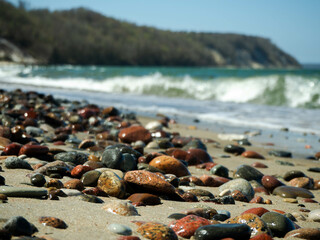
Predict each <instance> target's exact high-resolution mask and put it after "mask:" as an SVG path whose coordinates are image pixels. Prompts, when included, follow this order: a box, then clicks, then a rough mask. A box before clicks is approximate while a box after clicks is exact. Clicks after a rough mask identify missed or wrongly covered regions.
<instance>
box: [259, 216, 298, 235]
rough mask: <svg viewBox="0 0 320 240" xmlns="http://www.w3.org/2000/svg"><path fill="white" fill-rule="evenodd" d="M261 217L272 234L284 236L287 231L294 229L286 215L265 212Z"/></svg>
mask: <svg viewBox="0 0 320 240" xmlns="http://www.w3.org/2000/svg"><path fill="white" fill-rule="evenodd" d="M261 219H262V220H263V221H264V222H265V223H266V224H267V226H268V227H269V228H270V230H271V232H272V234H273V236H275V237H284V236H285V235H286V234H287V233H288V232H290V231H292V230H294V229H295V226H294V223H293V222H292V221H291V220H290V219H289V218H287V217H286V216H284V215H282V214H280V213H277V212H267V213H265V214H263V215H262V217H261Z"/></svg>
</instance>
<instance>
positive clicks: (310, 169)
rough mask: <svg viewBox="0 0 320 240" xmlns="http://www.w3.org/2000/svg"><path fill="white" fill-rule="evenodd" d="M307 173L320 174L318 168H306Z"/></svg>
mask: <svg viewBox="0 0 320 240" xmlns="http://www.w3.org/2000/svg"><path fill="white" fill-rule="evenodd" d="M308 171H310V172H317V173H318V172H320V167H312V168H308Z"/></svg>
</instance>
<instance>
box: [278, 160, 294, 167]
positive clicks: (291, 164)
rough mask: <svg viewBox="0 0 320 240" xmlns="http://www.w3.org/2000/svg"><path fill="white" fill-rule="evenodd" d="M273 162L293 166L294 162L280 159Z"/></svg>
mask: <svg viewBox="0 0 320 240" xmlns="http://www.w3.org/2000/svg"><path fill="white" fill-rule="evenodd" d="M275 163H276V164H279V165H283V166H294V164H293V163H291V162H287V161H281V160H276V161H275Z"/></svg>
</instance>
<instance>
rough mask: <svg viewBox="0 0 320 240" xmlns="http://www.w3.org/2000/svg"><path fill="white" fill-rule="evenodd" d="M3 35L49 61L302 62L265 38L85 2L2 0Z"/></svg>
mask: <svg viewBox="0 0 320 240" xmlns="http://www.w3.org/2000/svg"><path fill="white" fill-rule="evenodd" d="M0 37H1V38H5V39H7V40H8V41H10V42H12V43H14V44H15V45H17V46H18V47H19V48H21V49H22V50H23V51H25V52H26V53H28V54H30V55H31V56H33V57H34V58H36V59H37V60H38V61H39V62H40V63H44V64H79V65H133V66H238V67H259V66H260V67H262V66H263V67H299V63H298V62H297V61H296V60H295V59H294V58H292V57H291V56H289V55H288V54H286V53H284V52H283V51H281V50H280V49H278V48H277V47H276V46H275V45H273V44H272V43H271V42H270V41H269V40H268V39H265V38H259V37H251V36H244V35H238V34H212V33H187V32H171V31H163V30H158V29H155V28H152V27H140V26H136V25H135V24H131V23H128V22H124V21H118V20H115V19H112V18H109V17H105V16H103V15H101V14H99V13H96V12H93V11H90V10H88V9H84V8H77V9H72V10H68V11H54V12H50V11H48V10H45V9H41V10H30V11H27V10H25V9H24V8H23V7H15V6H13V5H11V4H10V3H8V2H6V1H4V0H0Z"/></svg>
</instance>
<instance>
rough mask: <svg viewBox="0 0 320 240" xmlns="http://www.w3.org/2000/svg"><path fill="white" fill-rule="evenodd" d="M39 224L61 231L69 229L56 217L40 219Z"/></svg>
mask: <svg viewBox="0 0 320 240" xmlns="http://www.w3.org/2000/svg"><path fill="white" fill-rule="evenodd" d="M39 223H41V224H43V225H44V226H50V227H54V228H60V229H66V228H67V227H68V226H67V224H66V223H65V222H64V221H63V220H61V219H59V218H55V217H40V218H39Z"/></svg>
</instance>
